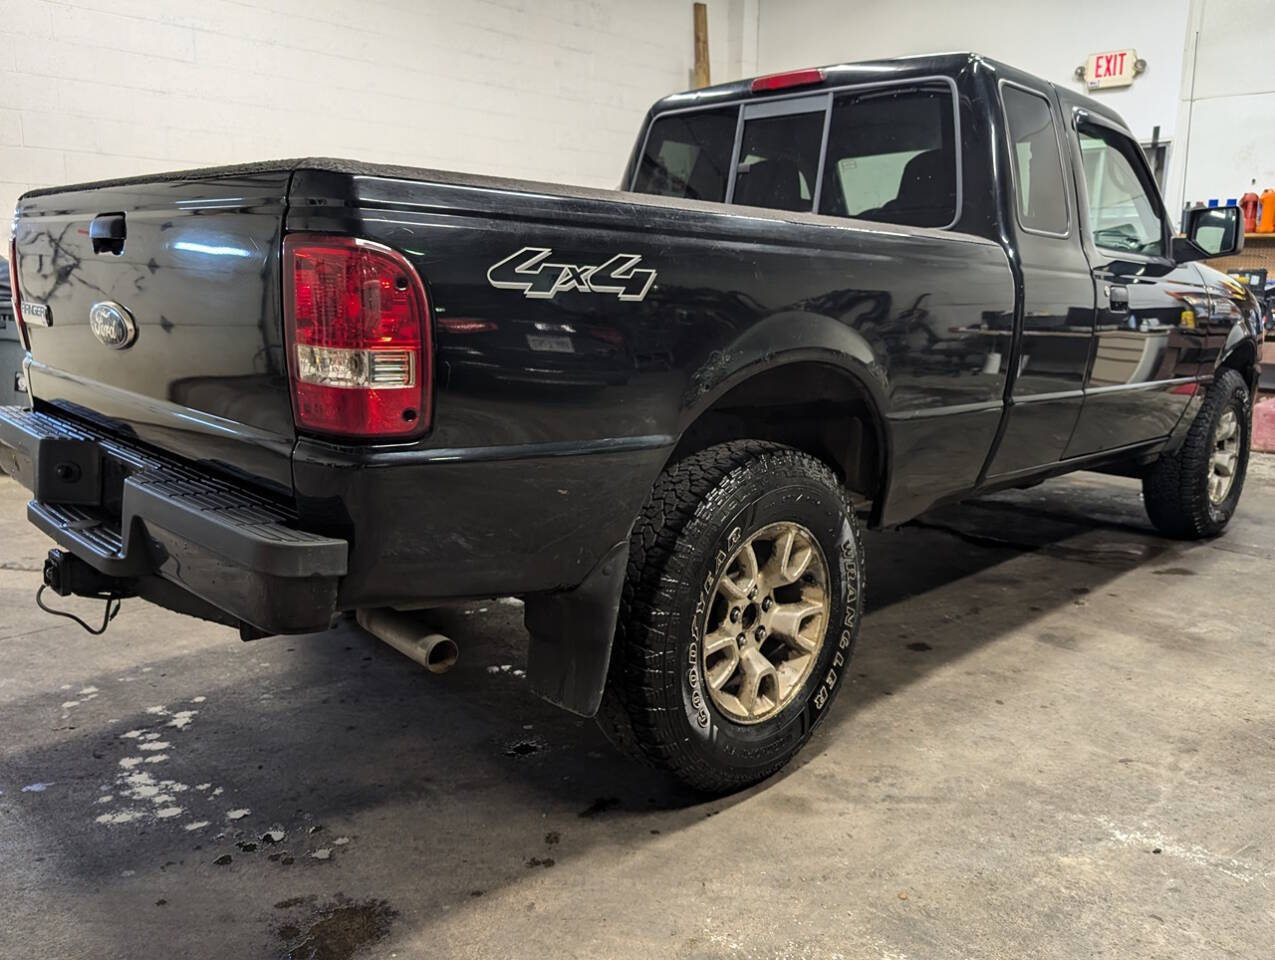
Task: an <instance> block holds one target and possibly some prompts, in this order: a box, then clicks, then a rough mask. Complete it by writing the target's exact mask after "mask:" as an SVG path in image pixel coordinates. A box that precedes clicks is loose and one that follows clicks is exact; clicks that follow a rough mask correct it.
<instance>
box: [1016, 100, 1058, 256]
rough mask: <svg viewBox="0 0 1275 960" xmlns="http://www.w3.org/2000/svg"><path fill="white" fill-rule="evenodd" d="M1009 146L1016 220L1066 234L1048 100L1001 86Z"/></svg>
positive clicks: (1056, 137) (1056, 138) (1055, 137)
mask: <svg viewBox="0 0 1275 960" xmlns="http://www.w3.org/2000/svg"><path fill="white" fill-rule="evenodd" d="M1001 100H1002V101H1003V102H1004V104H1005V121H1006V125H1007V126H1008V128H1009V142H1010V146H1011V147H1012V148H1013V158H1012V159H1013V163H1014V182H1015V184H1016V186H1017V188H1018V191H1017V192H1018V196H1017V201H1018V222H1019V223H1020V224H1021V225H1022V227H1023V228H1024V229H1026V230H1036V231H1038V232H1041V233H1057V234H1065V233H1067V193H1066V190H1067V186H1066V182H1065V181H1064V179H1063V168H1062V155H1061V154H1060V152H1059V149H1058V136H1057V134H1056V132H1055V128H1054V115H1053V111H1052V110H1050V109H1049V101H1048V100H1046V99H1045V98H1044V97H1042V96H1040V95H1039V94H1035V93H1030V92H1029V91H1027V90H1023V89H1020V88H1019V87H1013V86H1009V85H1005V86H1003V87H1001Z"/></svg>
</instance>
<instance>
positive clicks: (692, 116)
mask: <svg viewBox="0 0 1275 960" xmlns="http://www.w3.org/2000/svg"><path fill="white" fill-rule="evenodd" d="M738 120H739V108H738V107H734V106H731V107H725V108H722V109H719V110H699V111H694V112H687V113H674V114H666V115H665V116H662V117H659V118H657V119H656V120H655V122H654V123H652V124H651V129H650V132H649V133H648V135H647V138H646V148H645V149H644V150H643V151H642V159H641V161H640V162H639V164H638V170H637V178H636V180H635V181H634V185H633V189H634V190H635V191H637V192H638V193H653V194H656V195H658V196H661V197H684V198H686V199H687V200H716V201H718V202H719V203H720V202H721V201H723V200H725V199H726V185H727V183H728V182H729V173H730V158H731V153H732V151H733V150H734V149H735V127H736V124H737V123H738Z"/></svg>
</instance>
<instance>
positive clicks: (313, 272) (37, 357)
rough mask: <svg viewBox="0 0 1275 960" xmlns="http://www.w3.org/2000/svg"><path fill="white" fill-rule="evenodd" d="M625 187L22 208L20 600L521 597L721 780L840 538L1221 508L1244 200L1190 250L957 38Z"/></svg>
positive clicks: (811, 720) (1117, 157) (371, 173)
mask: <svg viewBox="0 0 1275 960" xmlns="http://www.w3.org/2000/svg"><path fill="white" fill-rule="evenodd" d="M622 187H623V189H622V190H620V191H604V190H590V189H579V188H573V187H565V186H558V185H551V184H539V183H528V182H522V181H508V180H498V179H494V178H489V177H473V176H463V175H457V174H451V173H441V172H437V171H430V170H419V169H413V168H406V167H389V166H380V165H374V164H366V163H356V162H351V161H343V160H328V159H308V160H286V161H276V162H269V163H260V164H249V165H244V166H238V167H223V168H212V169H205V170H194V171H185V172H179V173H172V174H165V175H159V176H152V177H142V178H133V179H126V180H117V181H107V182H101V183H91V184H83V185H78V186H72V187H64V188H59V189H53V190H37V191H33V192H31V193H28V194H26V195H25V196H24V197H22V198H21V200H20V201H19V204H18V208H17V211H16V215H15V221H14V237H15V239H14V245H13V249H12V257H11V259H12V269H13V295H14V299H15V301H16V312H17V316H18V317H19V319H20V321H21V327H22V334H23V337H24V338H25V343H26V345H27V346H28V347H29V356H28V359H27V361H26V383H27V385H28V388H29V392H30V401H31V402H30V405H29V407H28V408H26V409H21V408H18V407H8V408H3V409H0V467H3V468H4V469H5V470H7V471H9V472H10V473H12V474H14V475H15V476H16V477H17V478H18V479H19V480H20V481H21V482H22V483H24V484H25V485H27V486H28V487H30V488H31V489H32V491H33V499H32V500H31V502H30V505H29V508H28V509H29V515H30V519H31V520H32V522H34V523H35V524H36V525H37V526H39V527H40V529H42V530H44V531H45V532H46V533H48V534H49V536H51V537H52V538H53V539H54V540H55V541H57V543H58V544H59V545H60V549H58V550H55V551H53V552H52V553H51V554H50V559H49V562H48V564H47V567H46V572H45V579H46V587H48V588H52V589H53V590H55V591H56V592H58V593H61V594H63V595H69V594H75V595H81V596H94V597H99V598H103V599H105V600H106V601H107V603H108V606H109V604H110V603H111V602H112V601H117V600H118V599H119V598H123V597H131V596H140V597H143V598H146V599H149V600H152V601H154V602H157V603H160V604H163V605H165V606H167V607H170V608H172V609H175V610H179V611H182V612H185V613H190V614H194V615H197V616H202V617H205V618H208V619H212V620H216V621H219V622H222V623H226V624H229V625H232V626H236V627H238V628H239V630H240V632H241V634H242V635H243V636H244V637H245V638H252V637H254V636H261V635H264V634H269V633H282V632H306V631H314V630H320V629H324V628H326V627H328V626H329V625H330V624H332V623H333V622H334V620H335V619H336V618H337V617H338V616H339V615H341V614H344V613H351V612H359V613H360V615H361V616H360V619H361V622H364V623H365V624H368V625H369V627H370V628H371V629H373V630H374V631H379V632H380V633H382V634H389V633H392V632H393V631H394V630H396V629H397V630H399V631H400V632H401V630H402V629H403V624H404V622H405V621H404V619H403V614H402V612H405V611H413V610H420V609H423V608H429V607H432V606H438V605H441V604H444V603H447V602H451V601H455V600H458V599H467V598H477V597H488V596H503V595H516V596H520V597H522V598H524V600H525V602H526V614H525V616H526V623H527V626H528V629H529V634H530V641H529V649H528V675H529V679H530V682H531V685H532V687H533V689H535V690H536V692H538V693H540V694H541V695H542V696H545V697H547V698H549V699H550V700H553V701H554V702H556V703H559V704H561V705H563V706H564V707H566V708H568V709H570V710H573V711H576V712H578V713H581V714H585V715H592V714H595V713H597V714H598V715H599V720H600V722H601V723H602V725H603V727H604V729H605V730H606V731H607V733H608V734H609V735H610V736H611V738H612V739H613V740H614V741H615V742H617V743H618V744H620V745H621V746H622V747H625V748H627V749H629V750H630V751H632V752H633V753H635V754H637V755H639V756H641V757H644V758H646V759H647V760H650V761H652V762H654V763H656V764H658V765H661V766H663V767H664V768H666V769H669V770H671V771H673V772H674V773H675V774H677V775H678V776H680V777H682V778H683V779H684V780H686V781H687V782H689V783H692V784H694V785H696V786H699V787H702V788H705V789H713V790H726V789H731V788H734V787H738V786H740V785H743V784H746V783H749V782H752V781H755V780H757V779H760V778H761V777H764V776H766V775H768V774H769V773H771V772H773V771H774V770H777V769H778V768H779V767H780V766H782V764H783V763H784V762H785V761H786V760H787V759H788V758H789V757H791V756H792V755H793V754H794V753H795V752H796V750H797V749H798V748H799V747H800V746H801V744H802V743H804V741H805V740H806V738H807V737H808V736H809V735H810V732H811V730H812V729H813V727H814V725H815V723H816V722H817V721H818V720H819V719H820V718H821V716H822V715H823V714H824V712H825V711H826V709H827V706H828V704H829V702H830V701H831V698H832V696H833V694H834V693H835V692H836V691H837V690H838V689H840V687H841V686H843V685H844V682H843V677H844V675H845V674H844V671H845V669H846V663H847V661H848V658H849V656H850V653H851V649H852V647H853V645H854V641H855V637H856V635H857V632H858V627H859V619H860V614H861V611H862V602H863V591H862V585H863V569H864V559H865V558H864V556H863V546H862V543H861V538H860V536H859V531H860V528H861V523H862V522H864V521H866V522H867V523H868V524H870V525H873V526H880V525H889V524H898V523H900V522H903V521H906V520H908V519H910V518H912V517H915V516H916V515H918V514H919V513H921V512H922V511H924V510H926V509H928V508H930V507H932V506H934V505H935V504H938V503H941V502H944V501H949V500H953V499H958V498H961V497H967V496H969V495H971V494H975V493H979V492H983V491H988V490H993V489H996V488H998V487H1006V486H1013V485H1021V484H1029V483H1032V482H1035V481H1038V480H1040V479H1042V478H1044V477H1048V476H1051V475H1055V474H1059V473H1063V472H1066V471H1070V470H1077V469H1082V468H1083V469H1104V470H1111V471H1118V472H1123V473H1128V474H1132V475H1136V476H1140V477H1142V479H1143V489H1144V492H1145V496H1146V502H1147V508H1148V511H1149V513H1150V516H1151V519H1152V520H1153V522H1154V523H1155V524H1156V526H1157V527H1159V528H1160V529H1161V530H1163V531H1164V532H1166V533H1167V534H1170V535H1173V536H1180V537H1203V536H1210V535H1214V534H1217V533H1218V532H1220V531H1221V530H1222V528H1223V527H1224V526H1225V525H1226V522H1227V520H1228V519H1229V518H1230V516H1231V514H1232V512H1233V511H1234V510H1235V507H1236V503H1237V501H1238V499H1239V496H1240V491H1241V488H1242V485H1243V479H1244V471H1245V465H1246V462H1247V457H1248V440H1249V429H1250V396H1251V393H1252V391H1253V389H1254V387H1255V384H1256V381H1257V376H1258V368H1257V351H1256V345H1257V339H1256V337H1257V333H1258V329H1257V323H1258V308H1257V304H1256V303H1255V301H1254V300H1253V298H1252V296H1251V295H1250V294H1249V293H1248V292H1247V291H1246V290H1245V289H1244V288H1243V287H1241V286H1240V285H1239V284H1237V283H1236V282H1235V281H1233V280H1231V279H1230V278H1228V277H1226V276H1225V275H1223V274H1221V273H1219V272H1217V271H1215V270H1213V269H1211V268H1209V267H1207V266H1204V265H1202V264H1201V263H1200V262H1199V261H1201V260H1203V259H1205V258H1206V257H1207V256H1209V255H1218V254H1225V253H1231V252H1234V251H1235V250H1237V249H1239V247H1240V244H1241V243H1242V233H1241V232H1240V229H1239V219H1238V216H1237V212H1236V211H1234V210H1231V209H1220V210H1206V211H1197V212H1192V213H1191V214H1190V215H1189V216H1188V218H1187V221H1188V222H1187V223H1186V224H1184V232H1185V233H1186V234H1187V235H1186V236H1183V237H1177V236H1175V235H1174V232H1173V231H1172V229H1171V226H1170V220H1169V217H1168V216H1167V214H1166V211H1165V209H1164V204H1163V202H1162V200H1161V197H1160V194H1159V192H1158V190H1157V187H1156V184H1155V181H1154V180H1153V178H1152V176H1151V173H1150V171H1149V169H1148V167H1147V164H1146V162H1145V160H1144V158H1143V155H1142V152H1141V150H1140V148H1139V146H1138V144H1137V142H1136V141H1135V140H1134V139H1133V138H1132V136H1131V135H1130V133H1129V131H1128V129H1127V128H1126V127H1125V126H1124V124H1123V123H1122V122H1121V121H1120V118H1119V117H1118V116H1116V114H1115V113H1113V112H1112V111H1111V110H1110V109H1109V108H1108V107H1106V106H1104V105H1103V104H1101V103H1098V102H1096V101H1094V100H1090V99H1088V98H1085V97H1082V96H1079V95H1077V94H1075V93H1073V92H1071V91H1070V90H1068V89H1065V88H1062V87H1058V86H1055V85H1053V84H1051V83H1047V82H1045V81H1042V80H1039V79H1037V78H1035V77H1032V76H1029V75H1027V74H1025V73H1022V72H1020V71H1018V70H1015V69H1013V68H1011V67H1008V66H1006V65H1004V64H1001V63H996V62H994V61H991V60H988V59H985V58H982V57H979V56H975V55H944V56H935V57H919V58H911V59H905V60H895V61H883V62H877V63H870V64H851V65H843V66H833V67H827V68H823V69H817V70H802V71H796V72H793V73H787V74H781V75H776V76H769V77H762V78H758V79H756V80H752V81H741V82H737V83H730V84H725V85H722V86H717V87H712V88H709V89H705V90H699V91H695V92H691V93H684V94H679V95H676V96H671V97H668V98H666V99H664V100H661V101H660V102H659V103H657V104H656V105H655V106H654V107H653V108H652V109H651V111H650V114H649V116H648V117H647V119H646V122H645V124H644V125H643V127H642V130H641V132H640V134H639V137H638V141H637V144H636V146H635V149H634V152H633V155H632V158H631V160H630V163H629V166H628V169H627V170H626V172H625V174H624V181H623V184H622ZM395 611H398V613H396V612H395ZM378 624H379V625H380V626H379V627H378V626H377V625H378ZM399 639H400V640H401V639H402V638H401V637H400V638H399Z"/></svg>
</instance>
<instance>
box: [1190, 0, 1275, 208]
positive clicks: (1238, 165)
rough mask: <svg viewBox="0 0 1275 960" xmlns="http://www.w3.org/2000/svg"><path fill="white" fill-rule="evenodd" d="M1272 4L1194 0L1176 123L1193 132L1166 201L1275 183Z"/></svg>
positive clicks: (1274, 13)
mask: <svg viewBox="0 0 1275 960" xmlns="http://www.w3.org/2000/svg"><path fill="white" fill-rule="evenodd" d="M1270 51H1275V4H1272V3H1271V2H1270V0H1195V2H1193V3H1192V5H1191V19H1190V23H1189V27H1188V36H1187V57H1186V64H1185V69H1184V72H1183V80H1182V88H1181V105H1180V110H1179V120H1178V126H1179V128H1180V129H1182V130H1187V129H1189V130H1190V142H1189V144H1188V147H1187V150H1186V153H1185V156H1184V157H1183V158H1182V159H1183V161H1184V162H1183V163H1180V164H1178V166H1177V167H1176V168H1175V169H1174V170H1173V171H1172V174H1173V175H1172V176H1171V177H1170V180H1169V183H1168V185H1167V189H1166V191H1165V195H1166V199H1167V200H1168V203H1169V207H1170V209H1171V210H1172V211H1174V212H1175V213H1176V211H1178V210H1180V209H1181V208H1182V204H1183V202H1184V201H1188V202H1193V201H1197V200H1208V199H1210V198H1213V197H1216V198H1218V199H1220V200H1222V201H1223V202H1225V200H1226V199H1227V198H1228V197H1239V196H1241V195H1242V194H1243V193H1245V192H1246V191H1247V190H1248V189H1249V183H1250V181H1251V180H1253V179H1256V181H1257V185H1256V187H1257V188H1256V192H1257V193H1259V194H1260V193H1261V192H1262V190H1263V189H1264V188H1266V187H1275V68H1273V67H1272V65H1271V57H1270V56H1268V55H1267V53H1268V52H1270Z"/></svg>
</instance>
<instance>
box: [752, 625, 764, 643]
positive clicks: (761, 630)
mask: <svg viewBox="0 0 1275 960" xmlns="http://www.w3.org/2000/svg"><path fill="white" fill-rule="evenodd" d="M753 636H755V637H756V638H757V641H758V642H759V643H760V642H761V641H762V640H765V639H766V628H765V627H763V626H761V625H760V624H759V625H758V626H757V629H756V631H754V633H753Z"/></svg>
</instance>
